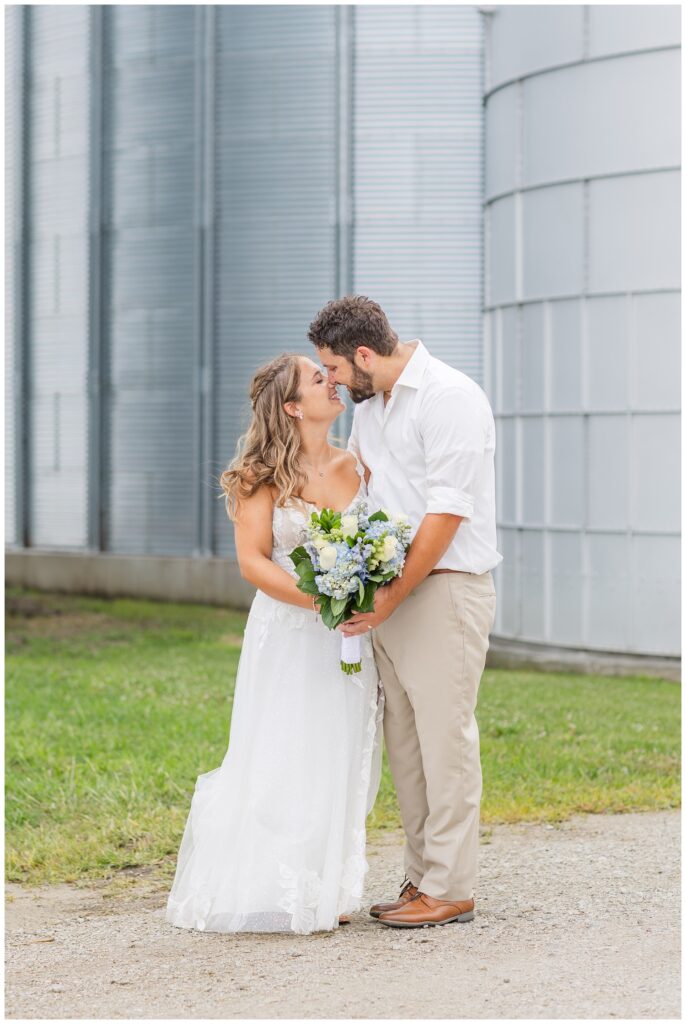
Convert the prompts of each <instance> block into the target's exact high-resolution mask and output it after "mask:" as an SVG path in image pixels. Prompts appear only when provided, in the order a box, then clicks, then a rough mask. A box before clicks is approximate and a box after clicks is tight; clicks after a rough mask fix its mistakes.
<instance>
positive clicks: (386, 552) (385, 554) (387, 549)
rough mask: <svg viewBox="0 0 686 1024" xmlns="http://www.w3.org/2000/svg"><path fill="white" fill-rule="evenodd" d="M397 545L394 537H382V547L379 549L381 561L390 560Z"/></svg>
mask: <svg viewBox="0 0 686 1024" xmlns="http://www.w3.org/2000/svg"><path fill="white" fill-rule="evenodd" d="M397 547H398V541H397V539H396V538H395V537H384V542H383V548H382V549H381V556H380V557H381V561H382V562H390V560H391V558H393V557H394V555H395V552H396V550H397Z"/></svg>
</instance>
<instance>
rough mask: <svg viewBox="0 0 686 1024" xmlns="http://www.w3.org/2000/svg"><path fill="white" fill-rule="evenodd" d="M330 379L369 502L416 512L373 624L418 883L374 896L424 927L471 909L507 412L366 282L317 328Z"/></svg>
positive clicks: (394, 917) (467, 916)
mask: <svg viewBox="0 0 686 1024" xmlns="http://www.w3.org/2000/svg"><path fill="white" fill-rule="evenodd" d="M309 338H310V341H312V342H313V343H314V345H315V346H316V348H317V350H318V354H319V358H320V360H321V363H322V365H323V366H324V367H325V368H326V370H327V372H328V375H329V380H330V382H331V383H332V384H343V385H345V386H346V387H347V389H348V392H349V394H350V397H351V398H352V400H353V402H355V405H356V408H355V415H354V419H353V426H352V432H351V435H350V441H349V443H348V447H349V448H351V449H352V450H354V451H355V452H356V453H357V454H358V455H359V456H360V458H361V459H362V461H363V462H364V463H365V464H366V465H367V466H368V467H369V469H370V471H371V475H370V479H369V484H368V489H369V504H370V507H377V508H380V507H386V508H388V509H390V510H391V511H393V512H404V513H406V514H407V515H408V517H409V519H410V523H411V525H412V532H413V540H412V545H411V547H410V549H409V551H408V553H407V560H406V562H405V567H404V570H403V574H402V576H400V577H398V578H397V579H395V580H393V581H392V582H391V583H389V584H387V585H385V586H384V587H382V588H380V589H379V590H378V591H377V592H376V595H375V602H374V611H373V612H370V613H368V614H358V615H355V616H353V618H351V619H349V620H348V621H347V622H345V623H344V624H342V625H341V626H339V629H341V631H342V632H343V633H345V634H346V635H347V636H353V635H357V634H360V633H365V632H367V630H369V629H370V628H371V629H373V630H374V632H373V633H372V638H373V644H374V653H375V656H376V662H377V665H378V668H379V673H380V676H381V681H382V683H383V687H384V692H385V696H386V707H385V713H384V737H385V741H386V749H387V751H388V758H389V762H390V766H391V772H392V774H393V780H394V782H395V787H396V791H397V794H398V802H399V805H400V813H401V817H402V821H403V828H404V830H405V851H404V862H405V875H406V878H405V882H404V884H403V886H402V888H401V891H400V894H399V896H398V899H397V900H396V901H395V902H393V903H381V904H376V905H375V906H373V907H372V908H371V910H370V913H371V915H372V916H373V917H376V918H378V920H379V921H381V922H382V923H383V924H386V925H389V926H392V927H397V928H415V927H422V926H424V925H427V924H434V925H436V924H448V923H449V922H453V921H460V922H461V921H469V920H471V919H472V918H473V917H474V884H475V880H476V870H477V852H478V844H479V809H480V799H481V791H482V775H481V759H480V749H479V730H478V726H477V722H476V718H475V717H474V710H475V707H476V701H477V692H478V689H479V683H480V681H481V674H482V672H483V669H484V665H485V661H486V652H487V650H488V637H489V633H490V631H491V629H492V628H493V623H494V619H495V607H496V595H495V587H494V584H493V576H492V572H491V570H492V569H494V568H495V566H496V565H498V564H499V563H500V562H501V561H502V557H503V556H502V555H501V554H499V552H498V551H497V550H496V524H495V480H494V476H495V474H494V452H495V424H494V420H493V413H492V411H491V407H490V404H489V402H488V398H487V397H486V394H485V392H484V391H483V390H482V389H481V387H479V385H478V384H477V383H476V381H474V380H472V379H471V377H468V376H467V375H466V374H464V373H462V372H461V371H460V370H456V369H454V368H453V367H451V366H449V365H448V364H447V363H444V362H442V361H441V360H440V359H436V358H435V357H434V356H432V355H431V353H430V352H429V351H428V350H427V349H426V347H425V346H424V345H423V344H422V342H421V341H420V340H419V339H414V340H412V341H409V342H401V341H399V339H398V335H397V334H396V333H395V331H394V330H393V329H392V328H391V326H390V325H389V323H388V320H387V318H386V315H385V314H384V312H383V310H382V309H381V307H380V306H379V305H378V304H377V303H376V302H373V301H372V300H371V299H369V298H367V297H366V296H363V295H348V296H345V297H344V298H342V299H336V300H334V301H332V302H329V303H328V304H327V305H326V306H325V307H324V308H323V309H322V310H321V311H320V313H318V315H317V317H316V318H315V320H314V321H313V322H312V324H311V325H310V329H309Z"/></svg>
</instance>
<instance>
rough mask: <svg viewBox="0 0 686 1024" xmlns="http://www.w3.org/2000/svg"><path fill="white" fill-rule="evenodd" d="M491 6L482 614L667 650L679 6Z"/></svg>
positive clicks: (675, 635) (519, 628)
mask: <svg viewBox="0 0 686 1024" xmlns="http://www.w3.org/2000/svg"><path fill="white" fill-rule="evenodd" d="M486 25H487V35H486V97H485V110H486V201H485V211H486V270H487V273H486V339H487V353H488V364H489V366H490V384H489V385H488V387H489V394H491V395H492V396H493V405H494V411H495V414H496V421H497V430H498V446H499V452H498V454H497V464H498V474H499V475H498V487H497V491H498V534H499V550H500V551H502V552H503V555H504V561H503V563H502V566H501V567H499V568H498V570H497V575H498V576H499V577H500V578H499V579H497V586H498V588H499V597H500V601H499V609H498V617H497V621H496V626H495V630H494V633H495V634H496V635H497V636H500V637H509V638H513V639H519V640H526V641H532V642H540V643H543V644H549V645H559V646H566V647H571V648H583V649H588V650H607V651H623V652H636V653H641V654H663V655H675V654H678V653H679V647H680V630H679V625H680V615H679V610H680V609H679V601H680V594H679V585H680V581H679V562H680V558H679V552H680V548H679V525H680V524H679V491H680V486H679V480H680V478H679V381H680V372H679V371H680V365H679V292H678V289H679V276H680V274H679V150H680V144H679V95H680V88H679V85H680V82H679V57H680V50H679V42H680V10H679V7H678V6H660V5H650V6H628V5H617V6H607V5H587V6H564V5H550V6H518V5H513V6H503V7H497V8H495V9H494V12H493V13H492V14H491V15H487V18H486Z"/></svg>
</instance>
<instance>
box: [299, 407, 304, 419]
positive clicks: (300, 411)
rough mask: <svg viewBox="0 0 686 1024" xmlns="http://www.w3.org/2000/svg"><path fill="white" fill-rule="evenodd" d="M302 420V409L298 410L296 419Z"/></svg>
mask: <svg viewBox="0 0 686 1024" xmlns="http://www.w3.org/2000/svg"><path fill="white" fill-rule="evenodd" d="M302 418H303V411H302V409H298V419H299V420H301V419H302Z"/></svg>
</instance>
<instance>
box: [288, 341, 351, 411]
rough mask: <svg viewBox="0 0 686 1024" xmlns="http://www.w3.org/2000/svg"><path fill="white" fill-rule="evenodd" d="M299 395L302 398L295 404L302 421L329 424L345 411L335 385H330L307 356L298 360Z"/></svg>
mask: <svg viewBox="0 0 686 1024" xmlns="http://www.w3.org/2000/svg"><path fill="white" fill-rule="evenodd" d="M300 394H301V396H302V397H301V399H300V401H299V402H297V403H296V404H297V406H298V408H300V409H302V411H303V419H304V420H310V421H311V420H320V421H323V422H326V423H330V422H332V421H333V420H335V419H336V417H337V416H340V414H341V413H342V412H343V410H344V409H345V402H343V401H341V399H340V398H339V397H338V392H337V390H336V385H335V384H332V383H331V381H330V380H329V378H328V377H327V375H326V374H325V373H324V372H323V370H322V368H321V366H317V364H316V363H315V362H313V361H312V360H311V359H309V358H308V357H307V356H302V357H301V359H300Z"/></svg>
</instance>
